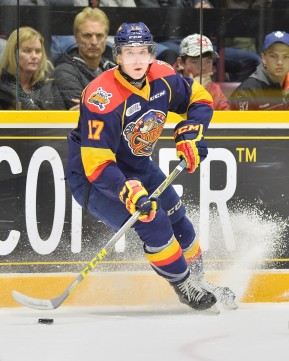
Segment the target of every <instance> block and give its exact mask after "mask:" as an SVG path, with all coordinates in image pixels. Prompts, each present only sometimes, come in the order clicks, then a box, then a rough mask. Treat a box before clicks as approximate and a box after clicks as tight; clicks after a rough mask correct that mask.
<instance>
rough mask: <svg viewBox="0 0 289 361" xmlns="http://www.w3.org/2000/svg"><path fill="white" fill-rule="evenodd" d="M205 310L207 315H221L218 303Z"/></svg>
mask: <svg viewBox="0 0 289 361" xmlns="http://www.w3.org/2000/svg"><path fill="white" fill-rule="evenodd" d="M203 312H204V313H205V314H207V315H219V314H220V313H221V312H220V309H219V307H218V306H217V304H216V303H215V304H214V305H213V306H212V307H211V308H207V309H206V310H204V311H203Z"/></svg>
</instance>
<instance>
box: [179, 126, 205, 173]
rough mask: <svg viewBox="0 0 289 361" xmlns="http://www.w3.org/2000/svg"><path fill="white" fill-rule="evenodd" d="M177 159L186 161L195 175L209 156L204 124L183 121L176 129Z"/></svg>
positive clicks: (189, 169)
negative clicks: (204, 135) (201, 163)
mask: <svg viewBox="0 0 289 361" xmlns="http://www.w3.org/2000/svg"><path fill="white" fill-rule="evenodd" d="M174 138H175V142H176V148H177V157H179V158H180V159H184V160H185V161H186V164H187V170H188V172H189V173H193V172H194V171H195V170H196V169H197V167H198V166H199V164H200V162H202V161H203V160H204V159H205V158H206V156H207V155H208V148H207V146H206V142H205V139H204V137H203V124H198V123H195V122H192V121H191V122H188V121H182V122H180V123H178V124H177V125H176V127H175V132H174Z"/></svg>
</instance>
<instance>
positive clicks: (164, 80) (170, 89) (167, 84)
mask: <svg viewBox="0 0 289 361" xmlns="http://www.w3.org/2000/svg"><path fill="white" fill-rule="evenodd" d="M161 79H162V81H163V82H164V83H165V84H166V86H167V87H168V89H169V93H170V98H169V102H171V100H172V88H171V87H170V84H169V83H168V82H167V81H166V79H164V78H161Z"/></svg>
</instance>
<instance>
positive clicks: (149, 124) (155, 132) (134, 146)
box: [123, 110, 166, 156]
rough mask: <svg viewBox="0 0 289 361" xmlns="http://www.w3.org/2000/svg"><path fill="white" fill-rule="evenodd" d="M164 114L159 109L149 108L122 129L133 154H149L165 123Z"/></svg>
mask: <svg viewBox="0 0 289 361" xmlns="http://www.w3.org/2000/svg"><path fill="white" fill-rule="evenodd" d="M165 120H166V116H165V114H164V113H163V112H161V111H159V110H150V111H149V112H147V113H145V114H143V115H142V116H141V117H140V118H139V119H138V120H137V121H136V122H132V123H129V124H128V125H127V126H126V127H125V129H124V132H123V133H124V137H125V139H126V140H127V142H128V145H129V147H130V149H131V150H132V152H133V154H134V155H137V156H144V155H145V156H150V155H151V154H152V152H153V149H154V146H155V143H156V141H157V140H158V138H159V136H160V134H161V132H162V130H163V127H164V125H165Z"/></svg>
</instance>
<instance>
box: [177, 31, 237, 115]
mask: <svg viewBox="0 0 289 361" xmlns="http://www.w3.org/2000/svg"><path fill="white" fill-rule="evenodd" d="M201 39H202V40H201ZM201 54H202V55H201ZM213 57H216V58H219V54H218V53H217V52H215V51H214V49H213V45H212V42H211V40H210V39H209V38H207V37H206V36H204V35H202V36H201V35H200V34H192V35H189V36H187V37H186V38H184V39H183V40H182V42H181V44H180V50H179V56H178V58H177V61H176V70H177V71H178V72H179V73H180V74H181V75H183V76H187V77H190V78H193V79H194V80H196V81H198V82H200V83H201V84H202V85H203V86H204V88H206V90H207V91H208V92H209V93H210V94H211V96H212V98H213V101H214V110H230V107H229V104H228V101H227V98H226V97H225V95H224V94H223V92H222V90H221V87H220V85H219V84H217V83H215V82H213V81H212V75H213Z"/></svg>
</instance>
